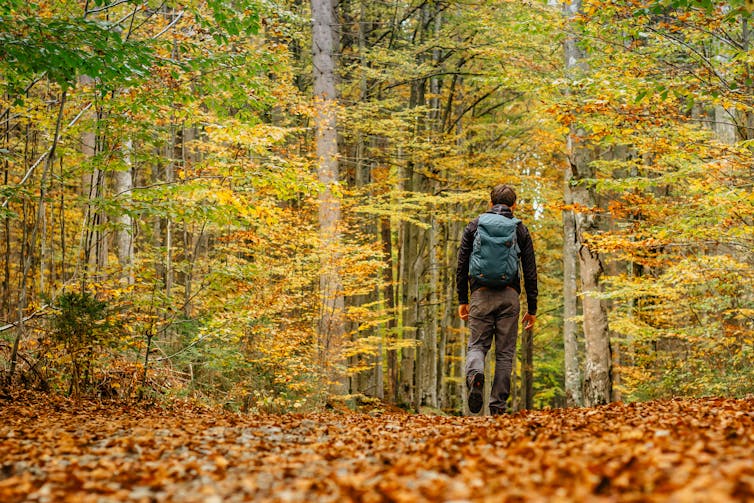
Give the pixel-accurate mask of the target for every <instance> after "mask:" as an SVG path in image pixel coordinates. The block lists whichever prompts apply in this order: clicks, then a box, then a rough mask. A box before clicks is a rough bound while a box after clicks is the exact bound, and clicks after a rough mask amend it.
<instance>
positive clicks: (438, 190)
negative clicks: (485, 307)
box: [0, 0, 754, 413]
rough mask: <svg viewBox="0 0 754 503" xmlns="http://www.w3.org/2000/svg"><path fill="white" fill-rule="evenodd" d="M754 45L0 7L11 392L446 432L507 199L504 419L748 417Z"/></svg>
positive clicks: (666, 13) (679, 31) (144, 9)
mask: <svg viewBox="0 0 754 503" xmlns="http://www.w3.org/2000/svg"><path fill="white" fill-rule="evenodd" d="M750 23H751V18H750V12H749V10H748V4H747V3H746V2H743V1H731V2H713V1H692V0H683V1H681V0H674V1H671V2H667V1H663V2H654V1H646V2H602V1H597V0H582V1H580V2H576V1H572V2H564V3H560V2H544V1H542V2H517V1H510V2H508V1H504V2H480V3H478V4H473V5H471V4H468V3H464V2H454V1H414V2H411V1H398V2H392V3H391V4H390V5H387V4H382V3H375V2H366V1H360V0H359V1H357V0H347V1H342V2H337V4H336V3H334V2H331V1H329V0H313V1H312V2H311V3H307V2H298V1H297V2H292V1H291V2H289V1H287V0H281V1H273V2H264V3H263V4H262V3H260V2H256V1H254V0H243V1H234V2H224V1H211V2H202V1H194V0H191V1H189V2H180V3H177V2H170V1H168V2H153V1H152V0H147V1H139V2H136V1H126V2H114V3H108V2H104V1H100V0H94V1H91V2H80V1H76V0H66V1H63V2H49V1H46V0H32V1H24V2H21V1H18V0H11V1H10V2H4V3H3V5H2V6H0V165H1V168H0V169H2V177H3V181H2V189H1V190H0V196H1V197H2V199H1V201H2V202H1V203H0V204H1V205H2V206H0V219H2V225H0V235H2V241H0V269H1V274H0V277H1V281H2V290H1V291H0V317H1V319H2V320H3V323H2V325H3V326H2V327H0V328H2V331H1V332H0V360H2V362H3V363H2V372H3V373H2V379H3V381H4V384H3V386H4V387H5V388H7V389H10V390H17V389H20V388H24V387H31V388H44V389H48V390H51V391H54V392H56V393H62V394H68V393H71V394H94V395H100V396H105V395H106V396H116V395H117V396H121V397H128V396H142V397H144V396H164V395H167V396H174V395H181V396H182V395H191V396H194V397H199V398H201V399H204V400H207V401H211V402H215V403H222V404H225V405H226V406H227V407H229V408H232V409H236V410H256V411H290V410H306V409H310V408H312V409H314V408H318V407H320V406H322V405H324V404H325V403H327V402H328V401H329V402H330V403H331V404H332V402H333V400H336V399H346V400H348V401H349V402H348V403H349V404H351V405H354V404H356V403H358V402H361V403H365V402H369V401H370V400H371V399H373V398H379V399H381V400H386V401H390V402H395V403H397V404H399V405H401V406H403V407H405V408H409V409H412V410H417V411H426V410H445V411H447V412H452V413H459V412H461V411H462V410H463V403H464V394H465V390H464V383H463V378H462V374H463V372H462V365H463V358H464V348H465V342H466V339H465V337H466V333H465V327H463V326H462V324H461V322H460V320H459V319H457V318H456V317H455V316H454V313H455V312H456V305H455V304H456V299H454V298H453V292H454V291H455V288H454V285H453V281H454V279H453V270H454V268H455V260H456V252H457V247H458V240H459V238H460V235H461V231H462V227H463V225H464V223H465V222H466V221H468V219H469V218H471V217H473V215H476V214H478V213H479V212H480V210H481V209H482V208H483V206H484V204H486V197H487V194H488V191H489V188H490V187H491V186H492V185H494V184H496V183H500V182H505V183H510V184H513V185H514V186H516V188H517V192H518V193H519V196H520V201H519V204H518V207H517V215H520V216H521V217H522V219H524V220H525V221H526V222H527V226H528V227H529V229H530V230H531V231H532V234H533V237H534V240H535V243H536V250H537V253H538V256H537V262H538V265H539V268H540V284H541V285H540V292H541V295H540V308H539V313H540V316H539V321H538V326H537V330H536V332H535V333H534V337H533V340H532V344H533V350H532V355H533V367H534V380H533V383H531V384H532V386H531V393H532V396H529V395H528V394H527V396H523V394H524V391H525V390H526V389H528V386H523V385H522V383H521V379H520V378H519V376H521V375H522V368H521V367H520V365H519V366H517V367H516V368H514V382H515V383H516V386H515V387H514V396H513V400H514V404H513V405H514V407H515V408H520V406H521V405H522V404H524V403H527V399H528V400H531V403H532V404H533V406H534V407H543V406H562V405H596V404H601V403H606V402H610V401H612V400H615V399H620V398H622V399H627V400H637V399H649V398H656V397H665V396H669V395H675V394H683V395H689V396H698V395H710V394H715V395H717V394H720V395H736V396H738V395H743V394H746V393H750V392H751V391H752V389H751V383H750V380H749V379H746V378H743V377H744V376H748V374H749V373H750V370H751V368H752V363H753V362H752V358H753V354H752V352H753V351H754V349H752V343H753V342H752V341H753V340H754V335H753V334H752V329H753V328H754V326H753V325H752V314H753V313H754V299H753V298H752V294H751V292H752V290H753V289H752V282H754V273H753V272H752V271H753V269H752V267H753V265H754V257H752V252H751V250H752V249H754V243H752V236H753V235H754V232H752V222H753V220H754V197H753V196H752V193H753V192H752V172H751V166H752V151H751V147H752V145H751V139H752V134H751V131H752V127H753V125H752V124H753V123H752V117H754V115H753V113H752V105H753V102H752V92H751V91H752V82H751V68H750V66H751V57H752V56H751V54H750V52H751V48H750V45H751V34H750V29H751V27H750ZM65 327H69V328H65ZM70 327H75V330H74V329H73V328H70ZM103 327H106V328H107V330H104V329H103ZM70 330H73V332H71V333H70V334H68V331H70Z"/></svg>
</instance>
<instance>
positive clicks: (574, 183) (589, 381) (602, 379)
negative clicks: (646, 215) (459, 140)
mask: <svg viewBox="0 0 754 503" xmlns="http://www.w3.org/2000/svg"><path fill="white" fill-rule="evenodd" d="M580 9H581V0H573V1H571V2H570V3H568V4H565V5H564V13H565V15H566V17H567V18H568V21H569V22H571V23H575V22H576V21H575V17H576V16H577V15H578V13H579V11H580ZM572 31H573V32H574V33H575V32H576V30H575V29H574V30H572ZM565 60H566V61H565V67H566V73H567V74H568V75H569V76H573V75H575V74H578V73H579V72H584V71H587V68H586V66H585V64H584V62H583V55H582V54H581V51H580V50H579V48H578V40H577V38H576V37H575V36H571V37H568V38H567V39H566V41H565ZM566 151H567V155H568V161H569V164H570V170H571V173H570V175H571V177H570V179H569V180H567V183H566V191H567V192H570V194H568V195H567V196H566V199H568V198H569V197H570V200H572V201H573V203H575V204H577V205H578V206H579V208H580V210H579V212H578V213H577V214H576V216H575V231H576V241H575V242H576V246H577V249H578V257H579V262H578V265H579V271H580V276H581V291H582V299H583V300H582V305H583V311H584V338H585V346H586V361H585V371H584V402H585V405H587V406H594V405H600V404H604V403H608V402H609V401H610V400H611V393H612V357H611V354H610V332H609V327H608V322H607V309H606V306H605V303H604V302H603V301H602V300H600V299H599V297H598V296H599V293H600V277H601V276H602V273H603V271H604V269H603V265H602V260H601V257H600V255H599V253H598V252H597V251H596V250H593V249H591V248H590V246H589V243H588V242H587V241H586V236H587V235H588V234H594V233H595V232H597V231H598V230H599V228H598V225H597V222H596V220H595V216H594V214H593V213H592V209H593V208H594V207H595V205H596V199H595V197H594V194H593V192H592V191H591V190H590V189H589V188H587V187H586V186H585V185H584V184H583V180H585V179H589V178H592V177H593V176H594V172H593V169H592V166H591V161H592V160H593V156H594V153H593V152H592V150H591V148H590V146H589V145H588V144H587V141H586V138H585V134H584V132H583V131H581V130H579V129H578V127H577V126H575V125H572V126H571V128H570V132H569V135H568V140H567V145H566Z"/></svg>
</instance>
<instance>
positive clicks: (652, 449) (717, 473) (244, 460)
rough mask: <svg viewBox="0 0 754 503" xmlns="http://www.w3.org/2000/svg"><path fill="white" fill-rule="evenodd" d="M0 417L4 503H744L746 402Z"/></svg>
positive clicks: (138, 410) (748, 475)
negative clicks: (513, 410)
mask: <svg viewBox="0 0 754 503" xmlns="http://www.w3.org/2000/svg"><path fill="white" fill-rule="evenodd" d="M0 418H1V419H2V422H1V423H0V438H3V441H2V444H0V459H1V460H2V461H1V463H2V466H1V467H0V501H3V502H14V501H39V502H46V501H50V502H52V501H55V502H57V501H83V502H87V501H97V502H108V501H113V502H115V501H187V502H191V501H202V502H210V503H212V502H220V501H279V502H296V501H302V502H303V501H333V502H336V501H337V502H340V501H365V502H381V501H395V502H414V501H502V500H510V501H574V500H580V501H608V500H610V501H612V500H620V501H667V500H673V501H681V502H683V501H700V500H709V501H716V502H717V501H737V500H745V499H751V498H754V460H753V459H752V454H751V453H752V447H754V400H732V399H717V398H713V399H700V400H672V401H657V402H649V403H632V404H621V403H616V404H611V405H607V406H604V407H599V408H594V409H558V410H548V411H530V412H523V413H519V414H516V415H513V416H504V417H498V418H489V417H481V418H480V417H471V418H458V417H437V416H423V415H408V414H405V415H382V416H369V415H363V414H311V415H282V416H276V415H263V416H245V415H234V414H226V413H217V412H209V411H203V410H197V409H192V408H188V409H185V410H181V409H177V408H174V409H164V408H159V407H152V408H145V407H134V406H126V405H117V404H107V403H89V402H80V403H75V402H70V401H67V400H63V399H59V398H46V399H40V398H39V397H36V398H29V397H26V398H23V399H19V400H18V401H17V402H14V403H10V404H7V405H5V406H4V407H3V408H2V409H1V410H0Z"/></svg>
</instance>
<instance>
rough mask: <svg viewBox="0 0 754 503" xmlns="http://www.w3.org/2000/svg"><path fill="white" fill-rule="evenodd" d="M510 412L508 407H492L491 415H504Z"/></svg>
mask: <svg viewBox="0 0 754 503" xmlns="http://www.w3.org/2000/svg"><path fill="white" fill-rule="evenodd" d="M507 413H508V407H490V415H491V416H502V415H504V414H507Z"/></svg>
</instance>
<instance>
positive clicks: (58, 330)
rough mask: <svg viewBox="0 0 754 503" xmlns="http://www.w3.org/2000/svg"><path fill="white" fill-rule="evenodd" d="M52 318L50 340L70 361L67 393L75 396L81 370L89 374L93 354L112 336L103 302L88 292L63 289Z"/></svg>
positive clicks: (79, 382)
mask: <svg viewBox="0 0 754 503" xmlns="http://www.w3.org/2000/svg"><path fill="white" fill-rule="evenodd" d="M56 304H57V306H56V307H57V311H56V313H55V315H54V316H53V318H52V334H51V335H52V339H53V340H54V341H55V342H57V343H59V344H62V345H63V347H64V348H65V353H66V355H67V356H68V357H69V358H70V363H71V384H70V388H69V393H71V394H73V395H76V396H78V394H79V392H80V388H81V381H82V371H83V374H84V375H83V378H84V381H86V380H87V379H88V376H89V375H90V374H91V371H92V366H93V363H94V358H95V355H96V354H97V352H98V350H99V349H100V348H101V347H102V345H103V344H105V343H107V342H108V340H109V339H111V338H112V332H111V329H112V323H111V321H110V319H109V309H108V305H107V302H105V301H102V300H98V299H97V298H95V297H94V295H92V294H91V293H89V292H80V293H79V292H66V293H63V294H62V295H60V296H59V297H58V298H57V302H56Z"/></svg>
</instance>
